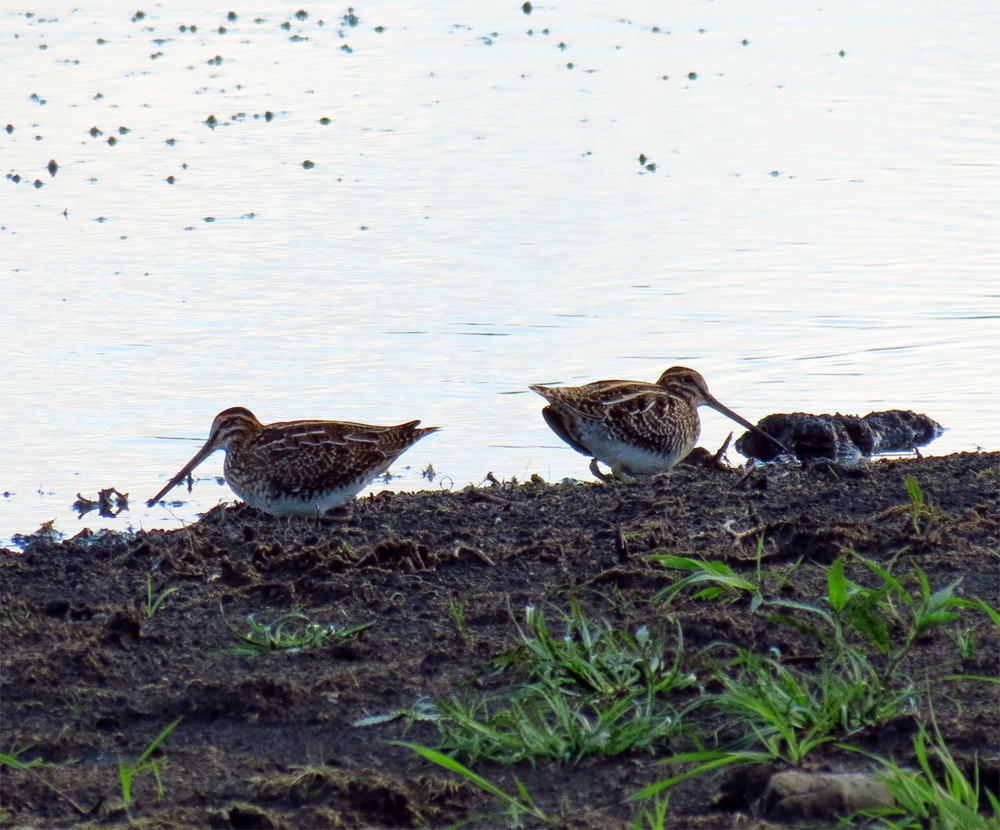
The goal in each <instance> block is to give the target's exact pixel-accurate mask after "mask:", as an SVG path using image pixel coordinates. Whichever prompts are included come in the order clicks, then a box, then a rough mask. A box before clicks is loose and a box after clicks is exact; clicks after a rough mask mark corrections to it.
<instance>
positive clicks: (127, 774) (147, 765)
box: [118, 718, 183, 809]
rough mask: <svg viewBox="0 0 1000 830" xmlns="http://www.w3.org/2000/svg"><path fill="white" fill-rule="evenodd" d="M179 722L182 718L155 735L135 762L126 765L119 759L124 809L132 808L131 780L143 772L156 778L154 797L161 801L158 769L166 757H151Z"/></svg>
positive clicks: (161, 792) (161, 781)
mask: <svg viewBox="0 0 1000 830" xmlns="http://www.w3.org/2000/svg"><path fill="white" fill-rule="evenodd" d="M181 720H183V718H178V719H177V720H175V721H174V722H173V723H172V724H170V726H168V727H167V728H166V729H164V730H163V731H162V732H161V733H160V734H159V735H157V736H156V738H154V739H153V742H152V743H151V744H150V745H149V746H148V747H146V749H145V751H144V752H143V753H142V755H140V756H139V757H138V758H137V759H136V760H135V761H131V762H129V763H126V762H125V761H124V760H122V759H121V758H119V759H118V778H119V780H120V782H121V787H122V801H123V802H125V808H126V809H128V808H129V807H131V806H132V779H133V778H135V776H137V775H139V774H140V773H143V772H151V773H153V775H154V776H155V777H156V796H157V799H158V800H162V799H163V779H162V777H161V776H160V767H162V766H163V765H164V764H165V763H166V762H167V757H166V756H165V755H163V756H160V757H159V758H153V757H151V756H152V754H153V753H154V752H156V750H157V749H159V748H160V744H162V743H163V741H164V739H165V738H166V737H167V735H169V734H170V733H171V732H173V730H174V727H175V726H177V724H179V723H180V722H181Z"/></svg>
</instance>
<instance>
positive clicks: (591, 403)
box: [540, 380, 697, 450]
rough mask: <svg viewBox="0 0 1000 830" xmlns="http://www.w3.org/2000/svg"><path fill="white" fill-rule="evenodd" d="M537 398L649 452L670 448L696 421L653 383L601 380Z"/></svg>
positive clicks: (681, 401) (555, 391) (683, 407)
mask: <svg viewBox="0 0 1000 830" xmlns="http://www.w3.org/2000/svg"><path fill="white" fill-rule="evenodd" d="M540 394H543V395H544V397H545V398H546V399H547V400H548V401H549V402H550V404H551V405H553V406H555V407H556V408H559V409H562V410H564V412H565V413H566V415H567V416H568V417H570V418H573V417H575V418H583V419H587V420H590V421H593V422H596V423H599V424H601V425H602V426H603V427H605V428H606V429H607V430H608V431H609V432H611V433H612V434H614V435H616V436H617V437H618V438H620V439H621V440H623V441H627V442H629V443H632V444H635V445H637V446H640V447H646V448H648V449H651V450H659V449H661V448H662V447H664V446H671V445H672V444H673V443H674V438H675V436H676V433H677V431H678V429H679V428H681V426H682V422H684V421H687V420H689V419H690V415H694V417H697V415H696V413H695V412H694V410H690V412H689V411H688V410H689V408H688V407H687V406H686V405H685V402H684V401H683V400H681V399H680V398H677V397H676V396H674V395H672V394H670V393H669V392H668V391H667V390H665V389H663V387H661V386H657V385H656V384H653V383H642V382H639V381H628V380H603V381H597V382H596V383H590V384H587V385H586V386H577V387H557V388H552V389H546V390H545V392H544V393H540ZM685 426H686V425H685Z"/></svg>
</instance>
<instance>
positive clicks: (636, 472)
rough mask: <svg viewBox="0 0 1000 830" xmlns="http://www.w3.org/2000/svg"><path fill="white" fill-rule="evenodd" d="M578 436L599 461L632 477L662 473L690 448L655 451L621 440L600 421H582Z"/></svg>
mask: <svg viewBox="0 0 1000 830" xmlns="http://www.w3.org/2000/svg"><path fill="white" fill-rule="evenodd" d="M580 437H581V439H582V441H581V443H583V445H584V446H585V447H586V448H587V449H589V450H590V451H591V452H592V453H593V454H594V458H596V459H597V460H598V461H602V462H603V463H605V464H607V465H608V466H609V467H611V468H612V469H620V470H621V471H622V472H624V473H627V474H629V475H633V476H652V475H657V474H658V473H665V472H667V471H669V470H670V468H671V467H673V466H674V465H675V464H677V462H678V461H680V460H681V459H682V458H684V457H685V456H686V455H687V454H688V452H690V450H691V448H690V447H686V448H685V447H681V448H679V449H674V450H672V451H670V452H668V453H662V452H655V451H653V450H648V449H646V448H644V447H640V446H637V445H635V444H631V443H629V442H627V441H623V440H622V439H621V438H618V437H617V436H615V435H613V434H612V433H611V432H609V431H608V430H607V429H606V428H605V427H603V426H601V425H599V424H590V425H588V424H581V426H580Z"/></svg>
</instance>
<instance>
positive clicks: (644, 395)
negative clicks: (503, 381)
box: [529, 366, 785, 481]
mask: <svg viewBox="0 0 1000 830" xmlns="http://www.w3.org/2000/svg"><path fill="white" fill-rule="evenodd" d="M529 389H531V391H532V392H537V393H538V394H539V395H541V396H542V397H543V398H545V400H546V401H548V404H549V405H548V406H546V407H545V408H544V409H543V410H542V416H543V417H544V418H545V422H546V423H547V424H548V425H549V426H550V427H551V428H552V431H553V432H554V433H555V434H556V435H558V436H559V437H560V438H562V440H563V441H565V442H566V443H567V444H569V445H570V446H571V447H572V448H573V449H574V450H576V451H577V452H581V453H583V454H584V455H589V456H591V457H592V459H591V462H590V470H591V472H592V473H593V474H594V475H595V476H597V477H598V478H600V479H602V480H605V481H607V480H608V479H612V478H620V477H622V475H623V474H624V475H626V476H650V475H656V474H657V473H665V472H668V471H669V470H670V469H671V468H672V467H673V466H674V465H675V464H677V462H678V461H680V460H681V459H683V458H684V457H685V456H686V455H687V454H688V453H689V452H691V450H692V449H694V445H695V444H696V443H697V441H698V436H699V435H700V434H701V421H700V420H699V418H698V407H699V406H710V407H712V409H714V410H716V411H717V412H721V413H722V414H723V415H725V416H726V417H727V418H732V419H733V420H734V421H736V423H738V424H740V425H741V426H744V427H746V428H747V429H749V430H752V431H753V432H757V433H760V434H761V435H763V436H764V437H765V438H769V439H770V440H772V441H774V442H775V444H778V446H781V448H782V449H783V450H784V449H785V447H784V446H782V445H781V444H780V442H778V441H777V440H775V439H774V438H771V436H770V435H768V434H767V433H765V432H761V430H759V429H757V427H755V426H754V425H753V424H751V423H750V422H749V421H747V420H744V419H743V418H741V417H740V416H739V415H737V414H736V413H735V412H733V411H732V410H731V409H728V408H727V407H725V406H723V405H722V404H721V403H719V402H718V401H717V400H716V399H715V398H714V397H713V396H712V394H711V393H710V392H709V391H708V384H706V383H705V378H703V377H702V376H701V375H699V374H698V373H697V372H696V371H694V370H693V369H687V368H685V367H683V366H674V367H672V368H670V369H667V371H665V372H664V373H663V374H662V375H661V376H660V379H659V380H658V381H657V382H656V383H645V382H643V381H638V380H599V381H596V382H595V383H588V384H587V385H586V386H565V387H556V388H549V387H546V386H531V387H529ZM598 461H603V462H604V463H605V464H607V465H608V466H609V467H610V468H611V475H610V476H609V475H607V474H606V473H602V472H601V471H600V469H599V468H598V466H597V462H598Z"/></svg>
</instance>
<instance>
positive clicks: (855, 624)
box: [768, 557, 978, 709]
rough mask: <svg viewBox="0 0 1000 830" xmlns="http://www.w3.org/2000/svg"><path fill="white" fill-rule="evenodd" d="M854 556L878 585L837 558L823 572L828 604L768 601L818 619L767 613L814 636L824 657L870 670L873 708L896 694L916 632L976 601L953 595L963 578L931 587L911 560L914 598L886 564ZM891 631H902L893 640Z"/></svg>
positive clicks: (939, 625)
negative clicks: (861, 581)
mask: <svg viewBox="0 0 1000 830" xmlns="http://www.w3.org/2000/svg"><path fill="white" fill-rule="evenodd" d="M857 559H858V560H859V561H860V562H862V563H863V564H864V565H865V566H866V567H867V568H868V569H869V570H870V571H871V572H872V573H874V574H875V575H876V576H877V577H878V578H879V579H881V581H882V584H881V585H879V586H877V587H875V588H866V587H864V586H861V585H858V584H856V583H854V582H851V581H850V580H848V579H847V577H846V575H845V572H844V559H843V558H841V559H838V560H837V561H836V562H834V563H833V565H831V566H830V568H829V570H828V572H827V585H828V591H827V597H826V600H827V603H828V604H829V610H827V609H826V608H821V607H819V606H818V605H809V604H806V603H801V602H794V601H791V600H771V601H770V602H769V603H768V606H769V607H771V608H778V609H782V611H783V610H785V609H787V610H791V611H793V612H803V613H805V614H807V615H810V616H812V617H813V618H814V619H816V620H817V621H818V622H819V623H820V624H819V625H814V624H812V623H810V622H808V621H807V620H805V619H804V618H802V617H798V616H796V615H794V614H793V615H786V614H784V613H782V612H781V611H779V612H776V613H770V614H768V618H769V619H771V620H772V621H774V622H780V623H783V624H787V625H791V626H793V627H795V628H798V629H799V630H801V631H803V632H805V633H810V634H812V635H814V636H816V638H817V639H818V640H819V641H820V644H821V646H822V648H823V650H824V653H825V654H826V655H828V659H832V660H834V661H836V662H838V663H841V664H843V665H844V666H845V667H847V668H849V669H850V670H851V671H852V672H854V673H855V674H856V675H859V676H863V675H870V678H869V682H871V681H873V682H874V684H875V685H874V690H875V692H876V698H875V702H876V703H877V704H878V705H877V707H876V708H878V709H882V708H883V707H884V705H885V704H887V703H889V702H890V701H891V699H893V698H898V697H899V690H898V689H893V686H894V684H898V683H899V682H900V681H901V680H902V681H904V682H905V679H904V678H902V677H900V676H899V669H900V667H901V665H902V663H903V661H904V660H905V658H906V657H907V656H908V655H909V653H910V651H911V650H912V648H913V646H914V644H915V643H916V641H917V638H918V637H921V636H923V635H926V634H927V633H929V632H931V631H934V630H936V629H938V628H943V627H944V626H946V625H948V624H950V623H952V622H954V621H955V620H957V619H958V618H959V616H960V612H961V610H962V609H964V608H972V607H978V606H977V604H976V603H975V602H970V601H968V600H963V599H961V598H959V597H957V596H955V589H956V588H957V587H958V585H959V583H960V582H961V579H958V580H956V581H955V582H953V583H952V584H951V585H947V586H945V587H944V588H941V589H939V590H937V591H933V592H932V591H931V588H930V584H929V582H928V580H927V576H926V575H925V574H924V572H923V571H922V570H921V569H920V568H919V566H917V565H913V567H912V571H911V574H912V576H915V577H916V579H917V581H918V583H919V585H920V594H919V598H918V599H916V600H915V599H914V598H913V597H912V596H911V595H910V592H909V591H907V590H906V588H904V587H903V585H902V583H901V582H900V581H899V580H898V579H897V578H896V577H895V576H893V575H892V573H891V572H890V571H889V570H888V569H886V568H883V567H881V566H880V565H877V564H875V563H874V562H870V561H868V560H866V559H863V558H862V557H857ZM891 632H899V633H900V634H901V635H902V636H901V637H897V638H896V639H895V641H893V637H892V636H891ZM857 637H860V638H861V640H862V644H861V645H857V644H856V641H854V640H853V639H852V638H857ZM866 647H873V648H874V649H875V650H876V651H878V652H879V653H880V654H881V655H883V656H884V660H883V661H882V667H881V669H879V670H877V671H875V670H873V669H872V668H871V667H872V663H871V662H870V661H869V658H868V655H867V650H866Z"/></svg>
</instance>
